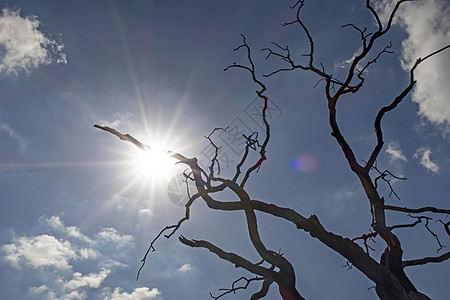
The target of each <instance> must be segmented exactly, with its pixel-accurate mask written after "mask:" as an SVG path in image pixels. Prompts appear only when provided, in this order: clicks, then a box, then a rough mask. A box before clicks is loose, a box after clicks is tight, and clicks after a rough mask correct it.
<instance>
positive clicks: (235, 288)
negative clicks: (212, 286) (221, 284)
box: [209, 276, 264, 300]
mask: <svg viewBox="0 0 450 300" xmlns="http://www.w3.org/2000/svg"><path fill="white" fill-rule="evenodd" d="M260 280H264V278H263V277H258V276H257V277H253V278H247V277H244V276H242V277H240V278H238V279H236V280H235V281H233V283H232V284H231V288H222V289H219V291H223V292H222V293H221V294H219V295H217V296H214V295H213V294H212V293H209V295H210V296H211V298H213V299H215V300H217V299H220V298H222V297H223V296H225V295H227V294H230V293H233V294H236V291H238V290H245V289H247V287H248V286H249V284H250V283H251V282H253V281H260ZM241 281H244V282H245V284H244V285H237V284H238V283H239V282H241Z"/></svg>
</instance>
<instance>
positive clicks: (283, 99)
mask: <svg viewBox="0 0 450 300" xmlns="http://www.w3.org/2000/svg"><path fill="white" fill-rule="evenodd" d="M363 2H365V1H357V0H352V1H345V5H343V4H342V2H340V3H338V2H337V1H310V2H307V5H306V6H305V10H304V14H303V16H304V20H305V23H306V24H307V25H308V26H309V28H310V31H311V33H312V35H313V37H314V38H315V42H316V55H317V56H316V61H320V62H323V65H324V67H325V68H326V69H327V70H328V71H329V72H330V73H333V75H335V76H340V75H341V76H342V75H343V74H345V73H344V72H345V68H346V67H347V63H346V61H347V60H348V59H350V58H351V57H352V56H353V55H354V54H355V53H357V51H358V49H359V46H360V41H359V36H358V34H357V32H356V31H353V30H351V29H348V28H343V29H341V28H340V26H341V25H343V24H347V23H354V24H358V25H361V26H362V27H364V26H367V27H368V28H371V27H370V26H374V23H373V20H372V19H371V18H370V16H369V14H368V13H367V11H366V10H365V9H364V7H363V5H364V3H363ZM388 2H389V1H387V2H383V3H388ZM291 4H292V3H290V2H289V1H286V2H284V1H237V0H232V1H55V0H48V1H0V6H1V7H0V9H2V10H3V11H2V13H1V16H0V90H1V97H0V138H1V141H2V142H1V144H0V185H1V188H0V200H1V201H0V205H1V209H0V213H1V218H0V257H1V258H0V264H1V268H0V297H1V298H2V299H133V300H136V299H179V297H180V295H183V298H184V299H207V298H208V297H209V296H208V293H209V292H212V293H213V294H217V293H218V289H220V288H226V287H229V286H230V284H231V283H232V282H233V281H234V280H235V279H237V278H239V277H240V276H243V275H249V274H248V273H246V271H245V270H243V269H235V268H234V266H233V265H231V264H229V263H227V262H225V261H221V260H219V259H217V258H216V257H215V256H214V255H213V254H211V253H209V252H207V251H204V250H199V249H191V248H188V247H186V246H184V245H182V244H180V243H179V242H178V240H177V237H176V236H174V237H172V238H171V239H169V240H165V239H161V240H159V241H158V243H157V244H156V249H157V251H156V252H154V253H152V254H151V256H150V258H149V260H148V262H147V264H146V266H145V268H144V269H143V271H142V274H141V277H140V279H139V280H138V281H136V279H135V278H136V272H137V270H138V268H139V266H140V259H141V258H142V256H143V254H144V253H145V251H146V249H147V247H148V244H149V242H150V241H151V240H152V239H153V238H154V237H155V236H156V234H157V233H158V232H159V231H160V230H161V229H162V228H163V227H164V226H165V225H169V224H172V223H175V222H177V221H178V219H180V218H181V217H182V216H183V214H184V210H183V208H182V207H181V206H180V204H179V203H178V201H182V200H183V198H182V194H179V193H178V190H177V189H178V185H177V184H175V185H174V183H176V182H177V181H176V180H179V177H177V176H178V175H177V174H179V173H180V172H182V171H183V168H182V167H180V166H173V165H172V164H170V165H167V166H165V167H160V166H158V170H157V171H158V172H157V173H156V174H155V172H154V169H155V168H150V167H149V168H146V169H145V170H144V169H143V168H142V158H141V157H142V156H141V155H140V153H139V151H138V150H137V149H134V148H133V146H132V145H130V144H127V143H124V142H120V141H119V140H118V139H117V138H115V137H113V136H111V135H109V134H106V133H104V132H100V131H99V130H97V129H95V128H93V127H92V126H93V125H94V124H102V125H107V126H112V127H115V128H116V129H118V130H120V131H121V132H124V133H130V134H132V135H133V136H134V137H136V138H138V139H140V140H141V141H142V142H144V143H146V144H148V145H151V146H155V147H165V148H169V149H173V150H175V151H178V152H181V153H183V154H184V155H186V156H189V157H194V156H196V157H197V158H198V159H200V160H203V161H206V160H207V159H208V157H210V156H209V155H210V149H209V148H208V141H207V140H206V139H205V138H204V136H205V135H208V134H209V133H210V132H211V131H212V129H213V128H215V127H227V126H230V131H228V132H227V133H219V134H217V135H215V136H214V139H215V141H216V142H217V144H220V145H222V153H221V157H220V158H221V160H222V175H224V176H226V175H227V174H232V172H233V169H232V165H233V162H236V161H238V159H239V153H240V150H241V149H240V148H239V141H238V140H236V139H235V138H236V137H238V136H236V135H234V133H236V132H237V131H233V129H236V128H243V129H245V130H247V131H261V129H260V127H259V125H260V124H259V123H258V121H257V120H256V121H255V115H254V112H255V110H257V109H258V107H259V106H258V103H257V102H255V90H256V88H257V87H255V86H254V85H253V84H252V82H251V80H250V78H249V76H248V74H246V73H245V72H242V71H239V70H229V71H227V72H224V71H223V70H224V68H225V67H226V66H228V65H229V64H231V63H233V62H245V55H244V53H243V52H239V51H238V52H234V51H233V49H234V48H235V47H236V46H238V45H239V44H240V43H241V36H240V34H244V35H245V36H246V37H247V42H248V43H249V45H250V46H251V47H252V50H253V55H254V61H255V64H256V67H257V73H258V74H259V75H262V74H265V73H269V72H270V71H272V70H274V68H276V67H278V66H280V65H281V64H282V62H281V61H276V60H265V55H264V53H261V52H260V51H259V50H260V49H262V48H265V47H269V46H271V44H270V43H271V41H274V42H277V43H279V44H280V45H283V46H284V45H289V47H290V49H291V51H293V52H294V51H295V53H296V55H297V57H298V58H299V59H301V54H302V53H305V52H306V51H308V48H307V46H308V45H307V41H306V40H305V38H304V36H303V35H302V33H301V32H300V31H299V30H298V29H296V28H294V27H282V26H280V24H281V23H284V22H285V21H289V20H292V18H293V17H294V14H293V11H292V10H291V9H290V8H289V5H291ZM378 9H379V10H380V12H381V11H383V9H384V8H383V5H382V3H381V4H380V3H379V5H378ZM449 12H450V7H449V5H448V3H447V2H446V1H445V0H433V1H428V2H426V3H421V2H420V3H408V4H407V5H405V10H402V11H401V12H400V15H399V18H398V19H397V20H396V22H395V27H394V28H393V31H392V33H391V35H389V36H388V37H387V38H386V39H385V40H384V41H383V42H384V44H382V45H380V47H381V48H380V49H382V47H384V45H386V44H388V43H389V42H390V41H392V49H393V50H394V51H395V52H394V54H392V55H386V56H383V57H382V58H381V59H380V60H379V61H378V62H377V64H375V65H373V66H372V68H371V69H370V70H369V71H368V72H367V74H366V78H367V80H366V85H365V86H364V88H363V89H362V90H361V91H360V92H359V93H358V94H356V95H352V96H348V97H346V98H345V99H344V101H342V103H341V105H340V106H339V107H338V114H339V116H338V119H339V121H340V122H341V127H342V131H343V133H344V134H345V136H346V137H347V139H348V141H349V142H350V143H351V144H352V146H353V148H354V149H355V152H356V153H357V157H358V159H360V160H363V159H367V157H368V155H369V154H370V151H371V148H372V147H373V146H374V143H375V136H374V134H373V125H372V124H373V119H374V117H375V115H376V112H377V111H378V109H379V108H380V107H381V106H383V105H386V104H387V103H390V101H392V99H393V97H395V96H396V95H397V94H398V93H399V91H401V90H402V89H403V87H404V86H405V85H406V84H407V82H408V80H409V78H408V75H407V74H406V73H405V69H407V68H408V66H410V64H411V62H413V61H414V60H415V59H416V58H417V57H420V56H422V57H423V56H425V55H427V54H428V53H430V52H432V51H434V50H436V49H438V48H440V47H442V46H444V45H445V44H448V43H449V41H450V17H449V16H450V13H449ZM416 77H417V79H418V81H419V83H418V85H417V88H416V89H415V90H414V92H413V94H412V95H411V96H409V97H408V99H407V101H406V102H404V103H402V105H401V106H400V107H399V108H398V109H397V110H396V111H395V112H393V113H391V114H390V115H388V116H387V117H386V118H385V119H384V120H383V128H384V132H385V141H386V145H385V148H384V149H383V154H382V156H381V158H380V159H379V161H378V166H379V167H380V168H381V169H389V170H390V171H392V172H393V173H394V174H397V175H400V176H404V177H407V178H408V180H406V181H401V182H400V181H395V182H393V185H394V187H395V191H396V192H397V194H398V195H399V196H400V200H399V199H396V198H395V197H394V196H391V197H388V194H389V190H388V189H387V188H386V187H381V191H382V192H381V193H382V194H383V195H384V196H385V198H386V201H387V203H389V204H393V205H398V206H408V207H420V206H437V207H443V208H448V195H449V192H450V188H449V185H448V177H449V175H450V160H449V157H450V144H449V142H450V138H449V137H450V127H449V121H450V108H449V107H450V106H449V105H448V101H449V99H448V95H449V94H450V90H449V89H450V86H449V85H448V78H450V52H449V51H447V52H444V53H442V54H441V55H439V56H438V57H435V58H433V59H430V60H428V61H426V62H425V63H424V64H423V65H421V66H420V68H419V69H418V70H417V73H416ZM317 80H318V78H316V77H314V76H313V75H311V74H308V73H301V72H291V73H282V74H279V75H277V76H274V77H272V78H270V79H268V80H266V81H265V83H266V84H267V87H268V91H267V93H268V95H269V96H270V98H271V100H272V104H271V108H272V110H271V113H272V115H271V118H270V119H271V120H270V122H271V124H272V138H271V141H270V145H269V147H268V153H267V156H268V160H267V161H266V163H265V165H263V167H262V169H261V170H260V172H259V173H258V174H255V175H254V176H253V177H252V179H251V180H250V181H249V183H248V185H247V190H248V192H249V193H250V195H251V197H252V198H254V199H259V200H264V201H267V202H269V203H276V204H278V205H280V206H289V207H291V208H293V209H295V210H297V211H298V212H300V213H301V214H302V215H304V216H309V215H310V214H316V215H317V216H318V217H319V219H320V220H321V222H322V224H323V225H324V226H325V228H326V229H327V230H329V231H333V232H335V233H337V234H340V235H343V236H346V237H349V238H353V237H356V236H360V235H361V234H363V233H367V232H369V230H370V214H369V206H368V203H367V200H366V198H365V196H364V194H363V191H362V189H361V187H360V186H359V183H358V181H357V178H356V176H354V174H353V173H351V172H350V170H349V168H348V166H347V164H346V161H345V159H344V157H343V155H342V153H341V151H340V149H339V147H338V145H337V144H336V142H335V141H334V140H333V139H332V137H331V136H330V128H329V125H328V119H327V106H326V105H327V104H326V100H325V98H324V95H323V86H321V85H320V84H319V85H318V86H317V87H316V88H313V87H314V86H315V85H316V83H317ZM228 163H229V164H228ZM148 169H150V172H147V171H148ZM227 196H228V195H223V197H224V199H227V198H226V197H227ZM258 217H259V220H260V227H261V235H262V238H263V239H264V241H265V242H266V244H267V246H268V247H270V248H271V249H274V250H276V251H277V250H278V249H281V251H282V252H283V253H284V255H285V256H286V257H287V258H288V259H289V260H290V261H291V262H292V263H293V264H294V266H295V268H296V274H297V278H298V280H297V281H298V283H297V287H298V289H299V291H300V292H301V294H302V295H303V296H304V297H306V298H308V299H376V295H375V292H374V290H373V289H369V290H368V288H370V287H371V286H372V283H371V282H370V281H369V280H368V279H366V278H365V277H364V276H363V275H362V274H361V273H360V272H359V271H357V270H355V269H352V270H347V269H346V268H343V267H342V266H344V265H345V263H346V261H345V259H343V258H342V257H340V256H339V255H337V254H335V253H334V252H333V251H331V250H329V249H328V248H326V247H325V246H323V245H321V244H320V243H319V242H318V241H315V240H313V239H312V238H310V237H309V236H308V235H307V234H305V233H304V232H299V231H297V230H296V229H295V228H293V226H291V224H287V223H286V222H283V221H281V220H277V219H274V218H271V217H269V216H265V215H258ZM442 218H445V216H442ZM388 222H389V224H398V223H408V222H411V219H410V218H408V217H406V216H404V215H400V214H397V213H390V214H389V215H388ZM430 226H431V227H432V228H433V230H435V231H436V232H437V233H438V234H439V235H440V240H441V242H442V243H443V245H444V246H446V247H447V248H448V247H449V243H448V238H447V237H446V236H445V232H443V231H442V228H441V227H440V226H439V223H435V222H433V223H432V224H430ZM244 228H246V227H245V218H244V215H243V214H241V213H229V212H222V213H220V212H217V211H209V210H208V209H207V208H206V206H205V205H204V204H203V203H200V202H199V203H196V204H195V205H194V206H193V207H192V215H191V219H190V220H189V221H188V222H186V223H184V224H183V227H182V228H181V229H180V231H179V233H180V234H183V235H184V236H186V237H188V238H194V239H206V240H209V241H211V242H213V243H216V244H217V245H219V246H221V247H222V248H223V249H224V250H225V251H232V252H236V253H239V254H241V255H242V256H244V257H246V258H248V259H250V260H252V261H257V260H259V259H258V257H257V254H256V252H255V251H254V250H252V248H251V245H250V242H249V240H248V236H247V232H246V230H245V229H244ZM398 234H399V237H400V238H401V240H402V243H403V245H404V250H405V258H406V259H414V258H420V257H424V256H433V255H435V254H436V250H437V248H438V245H437V243H436V241H435V240H434V239H433V237H432V236H431V235H429V234H428V233H427V232H426V230H425V229H424V227H420V228H416V229H415V230H409V229H404V230H403V231H401V232H400V231H399V232H398ZM381 244H382V243H381V241H380V242H379V243H378V244H374V247H375V248H376V249H377V250H378V251H377V252H375V253H373V256H374V257H376V258H378V257H379V255H380V254H381V252H382V251H381V252H380V250H382V249H379V248H380V247H381ZM441 251H446V249H444V250H441ZM447 251H448V250H447ZM441 253H442V252H441ZM449 270H450V268H449V263H448V262H445V263H442V264H439V265H432V264H429V265H425V266H422V267H410V268H408V269H407V273H408V275H409V276H410V277H411V279H412V281H413V282H414V283H415V284H416V286H417V288H418V289H419V290H420V291H422V292H424V293H425V294H427V295H429V296H430V297H432V298H433V299H444V298H445V297H446V296H447V295H449V294H450V287H449V285H448V282H447V281H448V280H447V279H446V278H449V277H450V271H449ZM317 282H322V283H323V282H326V286H321V285H319V284H318V283H317ZM257 288H258V287H256V286H250V287H249V290H248V291H240V292H239V295H236V296H233V295H230V296H229V297H228V298H225V299H245V298H249V296H250V295H251V294H252V291H255V290H256V289H257ZM336 295H338V296H336ZM276 297H277V296H276V289H275V288H273V291H271V292H270V295H269V296H268V299H277V298H276ZM336 297H338V298H336Z"/></svg>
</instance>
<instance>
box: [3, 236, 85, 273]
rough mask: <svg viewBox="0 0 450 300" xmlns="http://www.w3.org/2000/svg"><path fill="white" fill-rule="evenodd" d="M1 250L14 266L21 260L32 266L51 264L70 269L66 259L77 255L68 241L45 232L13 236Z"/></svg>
mask: <svg viewBox="0 0 450 300" xmlns="http://www.w3.org/2000/svg"><path fill="white" fill-rule="evenodd" d="M2 250H3V251H4V252H5V253H6V255H5V259H6V260H7V261H8V262H9V263H10V264H11V265H13V266H15V267H19V263H20V262H22V261H23V262H26V263H28V264H30V265H31V266H32V267H33V268H39V267H44V266H52V267H54V268H56V269H70V268H71V266H70V265H69V264H68V261H69V260H70V259H74V258H77V257H78V256H77V255H76V253H75V251H74V249H72V246H71V244H70V242H68V241H60V240H57V239H56V238H55V237H53V236H50V235H47V234H42V235H38V236H34V237H30V238H29V237H18V238H14V239H13V243H12V244H6V245H3V246H2Z"/></svg>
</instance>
